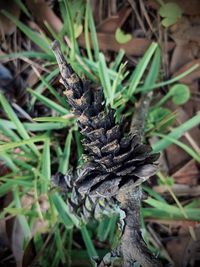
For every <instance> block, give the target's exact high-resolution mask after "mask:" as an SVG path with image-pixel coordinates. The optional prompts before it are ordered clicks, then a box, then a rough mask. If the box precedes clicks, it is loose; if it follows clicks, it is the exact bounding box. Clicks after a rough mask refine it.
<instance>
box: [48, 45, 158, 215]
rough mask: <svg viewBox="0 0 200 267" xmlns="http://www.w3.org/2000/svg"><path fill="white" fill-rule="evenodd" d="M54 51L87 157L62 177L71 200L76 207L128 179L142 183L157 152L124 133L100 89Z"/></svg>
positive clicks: (111, 192)
mask: <svg viewBox="0 0 200 267" xmlns="http://www.w3.org/2000/svg"><path fill="white" fill-rule="evenodd" d="M53 50H54V52H55V55H56V57H57V61H58V64H59V67H60V72H61V76H62V79H61V82H62V83H63V85H64V86H65V88H66V91H65V92H64V94H65V95H66V96H67V98H68V102H69V104H70V105H71V107H72V109H73V112H74V114H75V115H76V116H77V121H78V125H79V127H80V129H81V134H82V135H83V137H84V139H83V145H84V148H85V153H86V155H87V156H88V162H87V163H85V164H84V166H83V167H82V168H81V169H80V170H79V171H78V172H77V174H75V175H70V174H69V175H67V176H65V177H64V178H65V180H66V183H67V189H68V190H72V197H71V203H73V205H76V206H77V207H78V206H79V205H80V204H83V203H85V201H86V196H87V197H88V196H89V197H90V199H92V198H95V199H99V198H101V199H102V198H103V197H105V198H107V197H109V198H110V197H112V196H114V195H116V194H117V192H118V190H119V188H120V187H121V186H122V185H124V184H125V183H127V182H128V181H130V180H134V182H135V186H137V185H139V184H141V183H142V182H143V181H145V180H146V179H148V178H149V177H150V176H152V175H153V174H154V173H155V171H156V164H155V161H156V160H157V158H158V154H151V148H150V147H149V146H147V145H144V144H141V140H140V137H139V136H138V135H136V134H129V135H128V136H125V134H123V132H122V123H121V124H119V123H116V122H115V118H114V110H112V109H111V108H109V107H108V108H106V106H105V100H104V97H103V92H102V90H100V89H96V90H94V89H91V87H90V84H89V82H88V81H82V80H81V79H80V78H79V77H78V75H77V74H76V73H74V71H73V70H72V68H71V66H70V65H69V64H67V63H66V61H65V59H64V57H63V56H62V54H61V53H60V50H59V48H58V45H57V43H54V45H53ZM72 188H73V189H72ZM87 211H89V210H87Z"/></svg>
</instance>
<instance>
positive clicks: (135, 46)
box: [78, 33, 174, 56]
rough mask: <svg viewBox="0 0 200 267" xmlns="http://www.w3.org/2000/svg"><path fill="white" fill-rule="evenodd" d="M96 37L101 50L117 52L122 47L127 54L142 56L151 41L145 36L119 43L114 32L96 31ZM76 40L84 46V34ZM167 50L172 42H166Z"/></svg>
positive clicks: (171, 46) (172, 45)
mask: <svg viewBox="0 0 200 267" xmlns="http://www.w3.org/2000/svg"><path fill="white" fill-rule="evenodd" d="M97 39H98V43H99V48H100V50H102V51H108V50H110V51H115V52H118V51H119V49H124V50H125V52H126V54H127V55H134V56H142V55H143V54H144V53H145V51H146V50H147V48H148V47H149V46H150V44H151V43H152V41H150V40H148V39H145V38H134V37H133V38H132V39H131V40H130V41H129V42H127V43H125V44H119V43H118V42H117V41H116V39H115V35H114V34H106V33H97ZM78 42H79V44H80V45H81V46H83V47H85V38H84V35H83V34H81V36H80V37H79V38H78ZM167 45H168V47H167V50H168V51H170V50H172V49H173V47H174V43H173V42H168V44H167Z"/></svg>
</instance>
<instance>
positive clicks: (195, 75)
mask: <svg viewBox="0 0 200 267" xmlns="http://www.w3.org/2000/svg"><path fill="white" fill-rule="evenodd" d="M196 64H198V65H199V67H198V68H197V69H196V70H194V71H193V72H191V73H190V74H188V75H187V76H185V77H183V78H182V79H180V80H179V81H180V82H181V83H185V84H192V83H193V82H194V81H196V80H197V79H199V78H200V59H195V60H192V61H190V62H189V63H187V64H185V65H184V66H182V67H181V68H180V69H179V70H178V71H176V72H175V73H174V74H173V77H176V76H178V75H180V74H181V73H183V72H184V71H186V70H188V69H189V68H191V67H192V66H194V65H196Z"/></svg>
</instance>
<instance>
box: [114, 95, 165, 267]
mask: <svg viewBox="0 0 200 267" xmlns="http://www.w3.org/2000/svg"><path fill="white" fill-rule="evenodd" d="M152 95H153V94H152V92H149V93H147V94H144V95H143V96H142V97H141V99H140V101H139V103H138V105H137V106H136V110H135V113H134V116H133V118H132V121H131V127H130V132H131V133H132V134H138V135H139V136H140V138H141V139H142V136H143V134H144V129H145V122H146V118H147V115H148V110H149V106H150V102H151V99H152ZM142 198H143V192H142V188H141V186H137V187H135V185H134V182H133V181H130V182H129V183H128V184H126V185H124V186H123V187H122V188H121V189H120V190H119V193H118V195H117V199H118V201H119V202H120V207H121V209H122V210H124V211H125V213H126V218H125V229H124V232H123V236H122V240H121V255H122V257H123V261H124V265H123V266H124V267H129V266H130V267H131V266H133V263H134V262H135V261H137V262H139V263H140V264H141V266H143V267H158V266H162V265H161V263H160V261H159V260H158V259H156V258H155V257H154V256H153V255H152V254H151V252H150V251H149V250H148V248H147V246H146V244H145V242H144V241H143V239H142V236H141V233H140V223H141V219H140V210H141V201H142Z"/></svg>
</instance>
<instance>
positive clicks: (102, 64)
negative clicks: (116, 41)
mask: <svg viewBox="0 0 200 267" xmlns="http://www.w3.org/2000/svg"><path fill="white" fill-rule="evenodd" d="M99 78H100V81H101V84H102V86H103V89H104V93H105V98H106V101H107V103H110V102H112V100H113V98H114V96H113V95H112V87H111V82H110V77H109V75H108V68H107V66H106V60H105V57H104V55H103V54H102V53H100V54H99Z"/></svg>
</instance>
